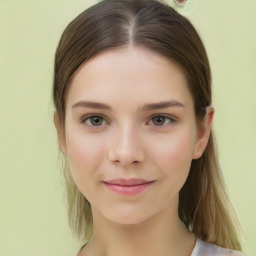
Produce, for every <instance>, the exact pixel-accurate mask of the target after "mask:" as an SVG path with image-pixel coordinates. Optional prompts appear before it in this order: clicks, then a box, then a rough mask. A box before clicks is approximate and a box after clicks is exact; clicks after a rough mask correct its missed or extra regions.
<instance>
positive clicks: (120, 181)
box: [104, 178, 152, 186]
mask: <svg viewBox="0 0 256 256" xmlns="http://www.w3.org/2000/svg"><path fill="white" fill-rule="evenodd" d="M104 182H105V183H107V184H112V185H120V186H135V185H142V184H147V183H150V182H152V180H144V179H122V178H121V179H114V180H109V181H104Z"/></svg>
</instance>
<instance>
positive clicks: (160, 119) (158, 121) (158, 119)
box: [154, 117, 165, 125]
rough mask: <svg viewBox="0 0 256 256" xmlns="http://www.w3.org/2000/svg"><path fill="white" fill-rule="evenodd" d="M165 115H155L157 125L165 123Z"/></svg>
mask: <svg viewBox="0 0 256 256" xmlns="http://www.w3.org/2000/svg"><path fill="white" fill-rule="evenodd" d="M164 119H165V118H164V117H155V118H154V121H156V122H154V123H155V124H156V125H161V124H163V123H164Z"/></svg>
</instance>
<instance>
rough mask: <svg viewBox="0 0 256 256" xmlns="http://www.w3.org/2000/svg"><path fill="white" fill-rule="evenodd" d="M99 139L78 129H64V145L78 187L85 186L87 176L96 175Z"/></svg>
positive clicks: (99, 150)
mask: <svg viewBox="0 0 256 256" xmlns="http://www.w3.org/2000/svg"><path fill="white" fill-rule="evenodd" d="M99 143H100V140H95V139H94V138H93V137H92V136H86V135H85V134H84V133H81V132H79V131H76V132H72V130H71V129H70V130H68V129H67V131H66V147H67V153H68V160H69V166H70V170H71V173H72V176H73V178H74V180H75V182H76V184H77V186H78V187H85V184H84V183H87V181H88V180H89V178H90V179H91V178H92V177H93V176H95V175H97V171H95V170H97V168H98V165H99V164H100V162H101V159H102V155H103V152H102V147H101V146H100V145H99Z"/></svg>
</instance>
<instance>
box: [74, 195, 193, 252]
mask: <svg viewBox="0 0 256 256" xmlns="http://www.w3.org/2000/svg"><path fill="white" fill-rule="evenodd" d="M172 203H173V202H172ZM175 204H176V205H175V207H174V205H170V206H166V207H165V208H164V209H163V210H162V211H160V212H158V213H157V214H156V215H154V216H152V217H151V218H149V219H147V220H146V221H144V222H141V223H139V224H119V223H114V222H112V221H110V220H108V219H106V218H105V217H104V216H102V215H101V214H100V213H99V212H98V211H97V210H95V209H93V208H92V213H93V235H92V237H91V239H90V241H89V243H88V244H87V245H86V246H85V247H84V249H83V250H82V251H81V252H80V253H79V256H120V255H122V256H130V255H134V256H137V255H139V256H155V255H161V256H170V255H179V256H183V255H191V253H192V251H193V248H194V246H195V237H194V235H193V234H192V233H190V232H189V231H188V230H187V228H186V227H185V225H184V224H183V223H182V222H181V221H180V219H179V216H178V211H177V209H178V207H177V206H178V199H177V200H176V202H175Z"/></svg>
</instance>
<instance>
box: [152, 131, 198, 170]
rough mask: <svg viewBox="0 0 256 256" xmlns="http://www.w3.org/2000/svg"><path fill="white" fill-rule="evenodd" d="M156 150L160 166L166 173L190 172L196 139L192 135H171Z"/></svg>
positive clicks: (181, 133)
mask: <svg viewBox="0 0 256 256" xmlns="http://www.w3.org/2000/svg"><path fill="white" fill-rule="evenodd" d="M161 141H162V142H161V143H158V144H155V145H157V146H156V147H155V148H154V152H152V153H153V154H155V155H156V156H157V158H156V159H158V160H157V161H158V164H159V165H161V167H162V168H161V169H163V170H165V172H169V171H171V172H175V171H178V172H180V173H181V172H188V171H189V169H190V164H191V161H192V154H193V148H194V139H193V136H192V135H191V133H188V132H179V133H175V134H173V135H170V136H169V137H168V138H166V139H165V140H161Z"/></svg>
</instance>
